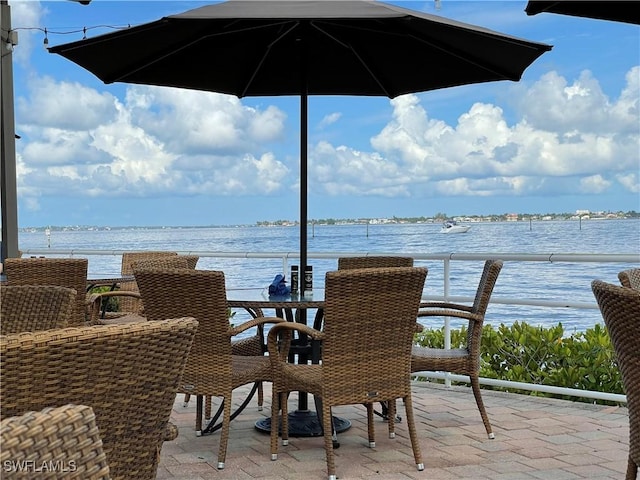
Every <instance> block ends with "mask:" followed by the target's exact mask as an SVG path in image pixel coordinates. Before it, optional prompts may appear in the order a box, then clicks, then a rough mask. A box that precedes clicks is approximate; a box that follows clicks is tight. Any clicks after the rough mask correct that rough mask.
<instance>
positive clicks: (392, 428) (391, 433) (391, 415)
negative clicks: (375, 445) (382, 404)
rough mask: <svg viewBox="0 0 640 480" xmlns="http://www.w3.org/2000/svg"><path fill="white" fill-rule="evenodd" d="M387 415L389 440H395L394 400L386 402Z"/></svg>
mask: <svg viewBox="0 0 640 480" xmlns="http://www.w3.org/2000/svg"><path fill="white" fill-rule="evenodd" d="M387 408H388V415H387V417H388V418H387V420H388V422H389V438H396V418H397V414H396V401H395V399H393V400H390V401H388V402H387Z"/></svg>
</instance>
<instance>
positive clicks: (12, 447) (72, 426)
mask: <svg viewBox="0 0 640 480" xmlns="http://www.w3.org/2000/svg"><path fill="white" fill-rule="evenodd" d="M0 445H2V449H0V463H1V464H2V470H3V473H2V478H3V479H5V480H29V479H32V478H36V474H35V473H34V472H35V471H36V469H37V472H38V473H37V478H38V479H41V480H57V479H60V478H76V479H83V480H84V479H86V480H109V479H110V478H111V476H110V475H109V466H108V464H107V457H106V455H105V453H104V450H103V448H102V439H101V438H100V432H99V431H98V426H97V425H96V417H95V415H94V413H93V410H92V409H91V407H87V406H85V405H64V406H62V407H57V408H45V409H43V410H41V411H39V412H27V413H25V414H23V415H20V416H17V417H9V418H6V419H5V420H2V422H0ZM65 472H66V473H65Z"/></svg>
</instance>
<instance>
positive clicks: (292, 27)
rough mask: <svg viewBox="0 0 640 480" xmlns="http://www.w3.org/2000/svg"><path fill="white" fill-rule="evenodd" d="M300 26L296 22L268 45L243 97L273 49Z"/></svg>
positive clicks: (244, 90) (243, 92)
mask: <svg viewBox="0 0 640 480" xmlns="http://www.w3.org/2000/svg"><path fill="white" fill-rule="evenodd" d="M298 25H300V22H295V23H294V24H292V25H291V26H290V27H289V28H288V29H287V30H285V31H284V32H283V33H282V34H280V35H279V36H278V37H277V38H275V39H274V40H273V41H271V43H269V44H268V45H267V48H266V49H265V51H264V54H263V55H262V57H261V58H260V61H259V62H258V65H257V66H256V68H254V69H253V73H252V74H251V78H250V79H249V81H248V82H247V83H246V84H245V86H244V88H243V89H242V94H241V95H240V96H241V97H244V96H245V95H246V94H247V90H249V87H250V86H251V84H252V83H253V80H254V78H256V75H257V74H258V72H259V71H260V69H261V68H262V65H263V64H264V62H265V60H266V59H267V57H268V56H269V53H270V52H271V47H273V46H274V45H275V44H276V43H278V42H279V41H280V40H281V39H282V38H284V37H286V36H287V35H289V33H290V32H291V31H292V30H294V29H295V28H297V27H298Z"/></svg>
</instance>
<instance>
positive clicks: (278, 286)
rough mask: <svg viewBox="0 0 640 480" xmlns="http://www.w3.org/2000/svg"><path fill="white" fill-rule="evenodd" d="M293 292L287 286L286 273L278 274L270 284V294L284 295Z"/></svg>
mask: <svg viewBox="0 0 640 480" xmlns="http://www.w3.org/2000/svg"><path fill="white" fill-rule="evenodd" d="M290 293H291V289H290V288H289V287H287V284H286V283H285V281H284V275H281V274H278V275H276V276H275V278H274V279H273V282H271V285H269V295H277V296H284V295H289V294H290Z"/></svg>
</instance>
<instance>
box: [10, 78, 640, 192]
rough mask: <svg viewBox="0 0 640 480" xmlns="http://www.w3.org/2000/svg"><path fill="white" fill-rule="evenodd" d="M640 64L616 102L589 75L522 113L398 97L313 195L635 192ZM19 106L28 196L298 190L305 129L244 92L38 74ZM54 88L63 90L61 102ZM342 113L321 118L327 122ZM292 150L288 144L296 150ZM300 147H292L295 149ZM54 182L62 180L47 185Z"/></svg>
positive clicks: (331, 166) (320, 169) (525, 99)
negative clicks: (105, 89)
mask: <svg viewBox="0 0 640 480" xmlns="http://www.w3.org/2000/svg"><path fill="white" fill-rule="evenodd" d="M639 73H640V68H638V67H635V68H633V69H632V70H630V71H629V73H628V75H627V77H626V80H627V84H626V86H625V88H624V89H623V90H622V92H621V94H620V96H619V97H618V98H617V99H613V100H610V99H608V98H607V97H606V96H605V95H604V94H603V93H602V90H601V88H600V86H599V84H598V82H597V81H596V80H595V79H594V78H593V77H592V75H591V74H590V73H589V72H586V71H585V72H583V73H582V74H581V75H580V76H579V78H578V79H577V80H575V81H574V82H573V83H571V84H570V83H569V82H567V81H566V80H565V79H564V78H563V77H561V76H560V75H558V74H557V73H555V72H550V73H547V74H545V75H544V76H542V77H541V78H540V79H539V80H538V81H537V82H535V83H534V84H533V85H531V86H530V87H529V88H528V90H526V91H525V93H524V94H522V95H521V96H520V97H519V98H518V108H519V110H520V112H521V114H522V117H521V118H520V119H519V120H517V121H516V122H515V123H509V122H508V121H507V118H506V115H505V112H504V111H503V109H502V108H501V107H499V106H496V105H492V104H489V103H475V104H473V105H472V106H471V107H470V108H469V109H468V111H466V112H464V113H462V114H461V115H459V117H458V119H457V121H456V122H455V123H454V124H447V123H446V122H445V121H443V120H440V119H437V118H431V117H430V116H429V115H428V113H427V111H426V110H425V107H424V106H423V104H422V103H421V102H420V100H419V98H418V97H417V96H416V95H405V96H401V97H398V98H396V99H394V100H391V101H390V105H391V107H392V109H393V112H392V117H391V119H390V120H389V121H388V123H387V124H386V125H385V126H383V128H382V129H381V130H380V131H379V133H377V134H375V135H374V136H372V138H371V147H372V148H371V149H370V151H364V150H363V149H356V148H353V147H351V146H349V145H332V144H331V143H329V142H328V141H326V140H321V141H319V142H317V143H316V144H315V145H311V146H310V151H309V159H310V160H309V161H310V163H309V172H310V178H312V179H313V181H312V182H310V184H309V188H310V190H312V191H314V192H316V193H319V194H328V195H365V196H366V195H376V196H383V197H409V196H414V197H421V196H432V195H439V196H442V195H469V196H471V195H474V196H491V195H553V194H583V193H585V192H589V193H594V192H595V193H599V192H606V191H610V190H612V189H614V188H618V189H623V190H626V191H629V192H634V191H637V190H638V177H637V169H638V164H639V161H640V160H639V153H638V144H639V143H640V132H639V128H640V127H639V125H638V112H639V111H640V108H639V102H640V100H639V97H640V93H639V90H640V88H639V85H640V81H639V80H638V76H639ZM30 88H31V90H30V95H29V97H28V98H21V99H19V102H18V105H19V109H20V118H21V125H20V130H21V132H25V136H26V137H28V138H27V141H26V142H24V143H23V144H21V148H22V150H21V151H20V152H19V154H20V163H21V168H20V169H19V172H20V175H21V177H22V178H21V185H24V186H27V185H28V186H29V187H28V188H24V189H23V188H21V195H27V194H28V195H29V196H37V195H38V194H39V192H40V191H41V190H42V189H44V188H46V189H47V191H49V192H53V191H55V190H56V189H57V190H58V192H64V193H65V194H66V193H68V192H76V193H77V194H78V195H94V196H98V195H111V196H113V195H128V196H130V195H135V196H147V195H158V194H160V193H166V194H170V193H175V192H179V194H181V195H182V194H187V195H197V194H214V195H257V194H264V195H273V194H277V193H279V192H284V191H286V190H288V189H296V188H299V185H298V183H297V182H298V178H297V158H296V157H295V156H293V155H296V154H297V147H296V148H291V147H290V151H295V152H296V153H294V154H289V153H277V151H278V150H281V149H282V148H281V147H282V146H283V145H284V144H286V143H287V142H286V140H287V139H288V136H290V135H292V134H291V132H292V131H295V132H296V133H297V125H293V124H291V125H289V124H288V123H287V121H288V119H287V116H286V114H285V112H284V111H282V110H281V109H280V108H277V107H275V106H267V107H266V108H256V107H250V106H248V105H247V104H246V103H247V102H242V101H240V100H239V99H237V98H236V97H233V96H228V95H220V94H215V93H207V92H196V91H190V90H180V89H170V88H162V87H147V86H128V87H126V95H125V97H124V98H123V100H119V99H118V98H116V97H115V96H113V95H112V94H109V93H100V92H98V91H96V90H95V89H92V88H89V87H84V86H82V85H79V84H75V83H69V82H60V81H53V80H51V79H49V78H35V77H34V78H33V79H32V80H31V82H30ZM52 92H55V94H52ZM339 118H340V114H337V113H334V114H331V115H328V116H327V117H325V122H324V125H325V126H326V127H329V126H330V125H331V123H332V122H333V121H336V120H338V119H339ZM289 143H291V142H289ZM293 146H294V147H295V142H293ZM47 176H48V177H49V178H51V179H55V182H49V181H47V180H46V178H47Z"/></svg>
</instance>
